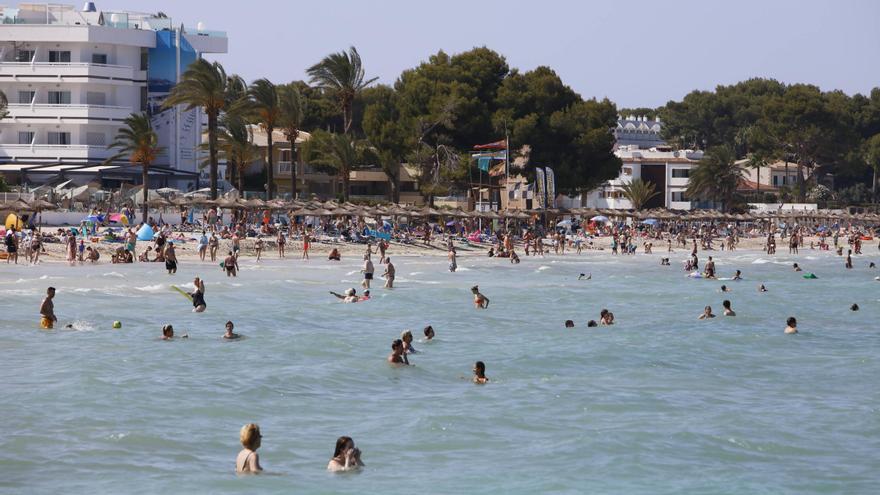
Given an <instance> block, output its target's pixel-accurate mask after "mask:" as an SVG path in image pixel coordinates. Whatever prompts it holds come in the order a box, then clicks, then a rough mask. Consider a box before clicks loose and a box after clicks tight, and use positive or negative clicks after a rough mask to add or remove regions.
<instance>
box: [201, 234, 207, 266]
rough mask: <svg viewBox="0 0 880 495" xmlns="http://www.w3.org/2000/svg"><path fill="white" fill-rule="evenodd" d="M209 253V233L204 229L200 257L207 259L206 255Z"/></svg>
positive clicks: (203, 259)
mask: <svg viewBox="0 0 880 495" xmlns="http://www.w3.org/2000/svg"><path fill="white" fill-rule="evenodd" d="M206 254H208V235H207V234H206V233H205V231H204V230H203V231H202V237H200V238H199V259H200V260H202V261H205V255H206Z"/></svg>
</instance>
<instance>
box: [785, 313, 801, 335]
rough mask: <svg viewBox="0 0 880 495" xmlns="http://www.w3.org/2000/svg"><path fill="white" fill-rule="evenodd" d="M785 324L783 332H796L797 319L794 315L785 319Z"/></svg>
mask: <svg viewBox="0 0 880 495" xmlns="http://www.w3.org/2000/svg"><path fill="white" fill-rule="evenodd" d="M785 325H786V326H785V333H787V334H791V333H798V331H797V320H796V319H795V318H794V316H789V317H788V320H786V321H785Z"/></svg>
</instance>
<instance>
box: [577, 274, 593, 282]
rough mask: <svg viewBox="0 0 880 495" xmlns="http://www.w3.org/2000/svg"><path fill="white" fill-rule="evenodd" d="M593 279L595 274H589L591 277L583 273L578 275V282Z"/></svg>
mask: <svg viewBox="0 0 880 495" xmlns="http://www.w3.org/2000/svg"><path fill="white" fill-rule="evenodd" d="M592 278H593V274H592V273H591V274H589V275H584V274H583V273H581V274H580V275H578V280H590V279H592Z"/></svg>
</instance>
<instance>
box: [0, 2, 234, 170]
mask: <svg viewBox="0 0 880 495" xmlns="http://www.w3.org/2000/svg"><path fill="white" fill-rule="evenodd" d="M202 27H203V26H201V25H199V29H192V30H188V29H185V28H184V27H183V26H182V25H181V24H174V23H172V20H171V19H170V18H167V17H158V16H157V15H154V14H141V13H134V12H109V11H100V10H98V9H96V8H95V6H94V4H93V3H91V2H89V3H86V5H85V7H83V9H82V10H80V9H77V8H75V7H73V6H70V5H58V4H21V5H19V6H18V7H17V8H10V7H0V90H2V91H3V92H4V93H5V94H6V96H7V99H8V100H9V108H8V111H9V115H8V116H7V117H6V118H5V119H3V120H0V173H2V174H3V175H5V176H6V178H7V180H8V181H10V182H13V183H15V182H20V183H28V184H34V183H43V182H46V181H48V180H52V179H53V178H55V179H57V178H58V177H59V176H60V177H61V178H68V179H78V181H79V182H87V181H90V180H98V181H100V182H101V183H102V185H104V186H108V187H114V186H116V185H118V184H119V183H120V182H128V183H138V182H139V179H138V178H137V177H138V176H139V174H140V172H138V170H137V169H136V168H135V167H131V166H128V162H127V160H120V161H119V162H114V163H112V164H103V162H104V161H105V160H106V159H107V158H108V157H110V156H111V155H112V154H113V153H114V151H113V150H108V149H107V145H108V144H110V143H111V142H112V140H113V137H114V136H115V135H116V132H117V130H118V129H119V127H120V126H121V123H122V121H123V120H124V119H125V118H126V117H128V116H129V115H130V114H132V113H138V112H142V111H148V110H150V111H151V116H152V118H153V125H154V128H155V129H156V130H157V133H158V134H159V137H160V145H161V146H163V147H165V148H166V151H165V153H163V155H162V156H160V158H159V160H158V161H157V163H156V164H155V167H154V170H153V172H152V173H151V186H153V187H155V186H158V185H172V186H176V187H187V186H189V187H194V186H197V180H198V169H197V163H196V162H197V159H196V158H197V157H196V154H197V153H196V148H197V146H198V144H199V139H200V135H201V133H200V129H199V127H200V126H201V125H202V118H201V116H200V115H199V114H198V112H197V111H192V112H183V111H182V108H175V109H169V110H161V109H160V108H159V105H158V104H160V103H161V100H162V98H163V97H164V96H165V95H167V92H168V90H169V89H170V87H171V86H172V85H173V84H174V83H175V82H176V81H178V80H179V77H180V74H181V72H182V71H184V70H185V69H186V66H187V64H188V63H191V62H192V61H193V60H195V58H197V57H201V56H202V54H205V53H225V52H226V49H227V39H226V35H225V34H224V33H220V32H209V31H206V30H204V29H201V28H202Z"/></svg>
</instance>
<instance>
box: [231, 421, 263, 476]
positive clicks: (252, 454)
mask: <svg viewBox="0 0 880 495" xmlns="http://www.w3.org/2000/svg"><path fill="white" fill-rule="evenodd" d="M239 439H240V441H241V446H242V447H244V448H243V449H241V451H240V452H239V453H238V457H236V458H235V472H236V473H238V474H256V473H259V472H260V471H262V470H263V467H262V466H260V455H259V454H257V449H259V448H260V445H262V443H263V435H262V434H261V433H260V426H259V425H256V424H254V423H248V424H246V425H244V426H242V427H241V433H240V434H239Z"/></svg>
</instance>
